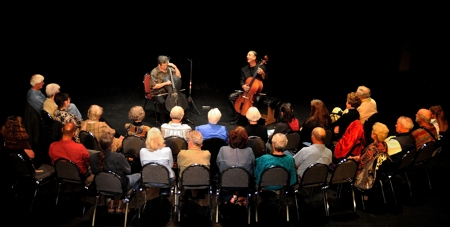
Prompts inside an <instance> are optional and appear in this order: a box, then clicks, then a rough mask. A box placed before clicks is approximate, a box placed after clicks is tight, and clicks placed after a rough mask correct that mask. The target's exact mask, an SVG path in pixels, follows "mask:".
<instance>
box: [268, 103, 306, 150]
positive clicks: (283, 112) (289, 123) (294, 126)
mask: <svg viewBox="0 0 450 227" xmlns="http://www.w3.org/2000/svg"><path fill="white" fill-rule="evenodd" d="M280 117H281V119H280V122H278V123H277V124H276V126H275V130H274V131H273V132H272V134H271V135H270V136H269V138H268V142H269V143H272V137H273V135H275V134H277V133H283V134H286V133H290V132H297V131H299V130H300V122H299V121H298V119H297V118H295V115H294V109H293V108H292V105H291V104H290V103H283V104H281V106H280ZM270 147H271V146H270V144H269V148H270Z"/></svg>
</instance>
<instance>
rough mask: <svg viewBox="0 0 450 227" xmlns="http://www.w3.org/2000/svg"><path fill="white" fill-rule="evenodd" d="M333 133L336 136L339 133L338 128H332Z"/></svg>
mask: <svg viewBox="0 0 450 227" xmlns="http://www.w3.org/2000/svg"><path fill="white" fill-rule="evenodd" d="M334 133H335V134H338V133H339V126H336V127H334Z"/></svg>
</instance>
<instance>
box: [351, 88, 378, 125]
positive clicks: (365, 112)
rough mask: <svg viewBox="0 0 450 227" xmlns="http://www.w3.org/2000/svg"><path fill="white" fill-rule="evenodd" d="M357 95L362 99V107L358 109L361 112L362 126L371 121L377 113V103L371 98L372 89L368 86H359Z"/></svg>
mask: <svg viewBox="0 0 450 227" xmlns="http://www.w3.org/2000/svg"><path fill="white" fill-rule="evenodd" d="M356 94H357V95H358V97H359V98H360V99H361V105H360V106H359V107H358V108H357V110H358V112H359V119H360V121H361V123H362V124H364V122H366V120H367V119H369V117H370V116H372V115H373V114H374V113H378V111H377V103H376V102H375V100H374V99H372V98H371V97H370V95H371V94H370V89H369V88H368V87H366V86H359V87H358V89H357V90H356Z"/></svg>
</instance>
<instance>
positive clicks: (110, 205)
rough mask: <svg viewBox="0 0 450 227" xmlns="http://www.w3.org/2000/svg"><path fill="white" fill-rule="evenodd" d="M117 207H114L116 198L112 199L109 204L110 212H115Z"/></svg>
mask: <svg viewBox="0 0 450 227" xmlns="http://www.w3.org/2000/svg"><path fill="white" fill-rule="evenodd" d="M114 212H115V209H114V200H110V201H109V206H108V214H114Z"/></svg>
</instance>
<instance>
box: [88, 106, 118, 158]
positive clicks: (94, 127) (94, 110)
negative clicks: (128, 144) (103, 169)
mask: <svg viewBox="0 0 450 227" xmlns="http://www.w3.org/2000/svg"><path fill="white" fill-rule="evenodd" d="M102 114H103V108H102V107H100V106H98V105H91V106H90V107H89V110H88V114H87V115H88V119H87V120H85V121H83V122H82V123H81V130H83V131H89V132H91V133H92V134H93V135H94V136H95V138H97V140H98V139H99V138H100V136H101V135H103V133H105V132H108V133H111V134H113V135H115V134H116V130H114V129H112V128H111V127H109V125H108V124H107V123H106V122H104V121H100V118H101V117H102ZM123 138H124V137H123V136H120V135H119V136H118V138H116V137H114V138H113V144H112V146H111V151H113V152H117V151H119V150H120V148H121V147H122V141H123Z"/></svg>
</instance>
